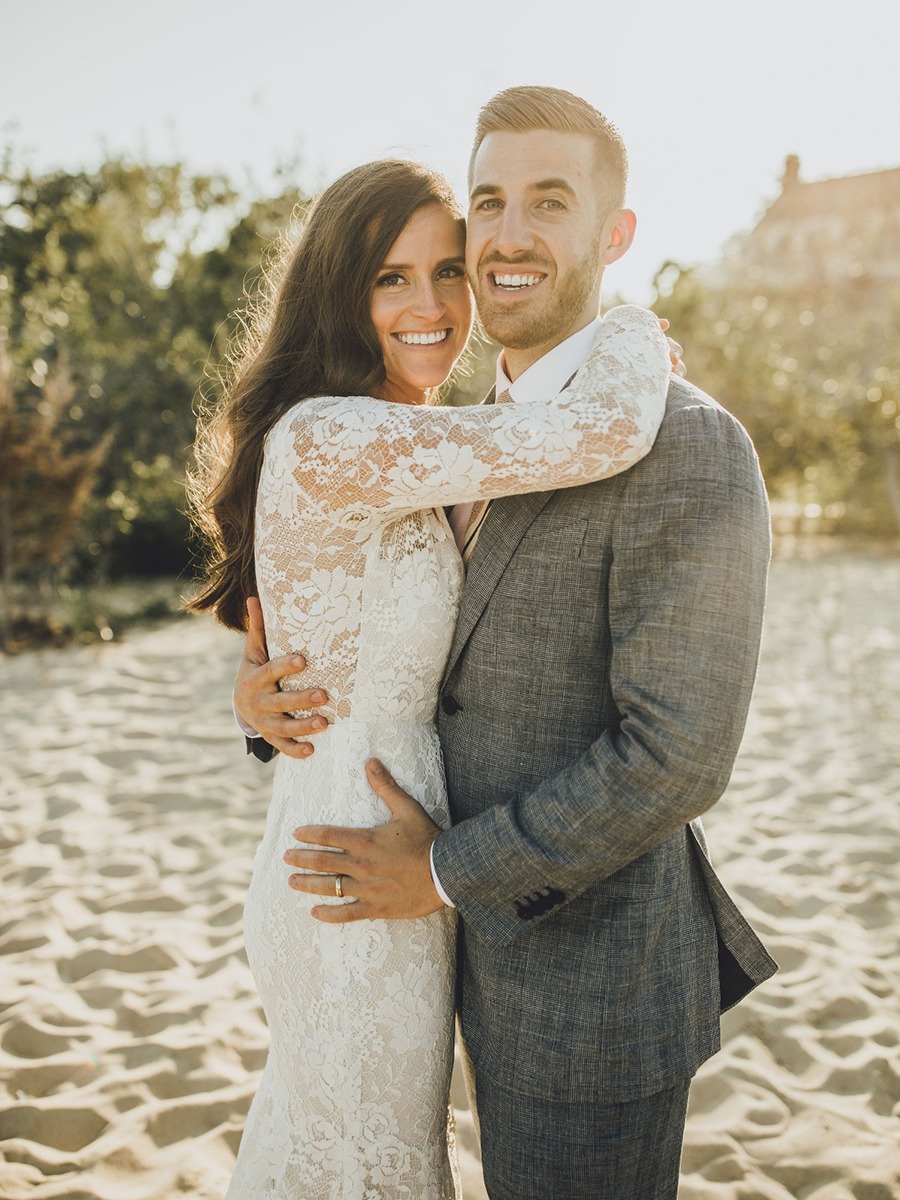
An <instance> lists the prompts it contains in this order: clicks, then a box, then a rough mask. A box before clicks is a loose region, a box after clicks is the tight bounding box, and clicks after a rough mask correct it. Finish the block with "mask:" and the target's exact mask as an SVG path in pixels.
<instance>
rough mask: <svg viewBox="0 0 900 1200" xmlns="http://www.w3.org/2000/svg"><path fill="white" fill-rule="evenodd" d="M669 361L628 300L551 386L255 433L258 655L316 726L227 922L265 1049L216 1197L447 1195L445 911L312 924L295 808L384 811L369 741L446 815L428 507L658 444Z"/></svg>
mask: <svg viewBox="0 0 900 1200" xmlns="http://www.w3.org/2000/svg"><path fill="white" fill-rule="evenodd" d="M668 368H669V360H668V349H667V346H666V342H665V339H664V338H663V336H662V333H661V331H660V329H659V326H658V324H657V322H656V319H655V317H653V316H652V314H650V313H648V312H646V311H645V310H643V309H639V308H635V307H633V306H623V307H621V308H617V309H613V310H612V311H611V312H610V313H609V314H608V315H607V316H606V317H605V318H604V320H603V321H602V322H601V325H600V330H599V333H598V335H597V339H596V341H595V344H594V349H593V351H592V353H591V356H590V358H589V359H588V361H587V363H586V364H585V365H584V366H583V367H582V368H581V369H580V370H579V371H578V373H577V374H576V376H575V378H574V380H573V381H572V382H571V384H570V385H569V387H568V388H566V390H565V391H564V392H562V393H561V394H560V395H559V396H558V397H557V398H555V399H554V400H552V401H549V400H548V402H541V403H536V404H518V405H516V404H504V405H496V406H484V407H480V408H469V409H450V408H437V407H421V408H416V407H408V406H405V405H399V404H390V403H386V402H384V401H381V400H374V399H371V398H369V397H337V398H336V397H321V398H318V399H314V400H307V401H304V402H302V403H300V404H298V405H296V406H295V407H294V408H293V409H291V410H290V411H289V412H288V413H287V414H285V416H284V417H283V418H282V419H281V420H280V421H279V422H278V423H277V424H276V426H275V427H274V428H273V429H272V431H271V432H270V434H269V438H268V440H267V443H266V455H265V461H264V464H263V471H262V475H261V479H260V486H259V492H258V497H257V510H256V559H257V582H258V585H259V592H260V599H261V601H262V605H263V610H264V613H265V618H266V629H267V632H268V641H269V652H270V654H272V655H277V654H285V653H290V652H292V651H301V650H302V651H303V653H304V655H305V656H306V659H307V662H308V670H307V671H306V672H305V674H304V676H303V679H304V680H306V681H308V680H315V682H316V683H319V684H321V685H322V686H323V687H325V688H326V689H327V690H328V692H329V697H330V703H329V705H328V706H325V707H323V710H322V711H324V712H325V714H326V715H327V716H328V717H329V719H330V720H331V721H332V724H331V727H330V728H329V730H328V731H327V733H325V734H324V735H321V736H320V738H319V741H318V742H317V744H316V753H315V755H314V756H313V757H312V758H311V759H310V760H308V761H305V762H298V761H297V760H294V759H289V758H285V757H282V758H280V759H279V761H278V764H277V766H276V773H275V783H274V794H273V799H272V805H271V807H270V810H269V816H268V820H267V826H266V831H265V835H264V838H263V842H262V844H261V846H260V848H259V850H258V851H257V857H256V860H255V863H254V872H253V878H252V881H251V885H250V891H249V894H248V898H247V907H246V913H245V937H246V941H247V952H248V957H249V959H250V965H251V967H252V969H253V973H254V977H255V979H256V983H257V987H258V989H259V994H260V998H261V999H262V1002H263V1006H264V1008H265V1011H266V1015H267V1019H268V1022H269V1027H270V1032H271V1049H270V1052H269V1059H268V1062H267V1065H266V1068H265V1071H264V1073H263V1078H262V1082H261V1084H260V1088H259V1091H258V1093H257V1096H256V1098H255V1100H254V1102H253V1105H252V1107H251V1110H250V1114H249V1116H248V1120H247V1126H246V1130H245V1133H244V1137H243V1140H242V1143H241V1149H240V1153H239V1156H238V1162H237V1165H236V1169H235V1174H234V1177H233V1179H232V1182H231V1186H230V1188H229V1190H228V1195H227V1200H264V1198H268V1200H400V1198H404V1200H458V1198H459V1190H458V1183H457V1181H456V1176H455V1171H454V1168H453V1165H452V1159H453V1150H452V1136H451V1134H450V1130H451V1128H452V1122H450V1121H448V1103H447V1101H448V1091H449V1080H450V1069H451V1066H452V1045H453V970H454V959H455V952H454V942H455V925H454V921H455V913H454V912H452V911H451V910H449V909H445V910H443V911H441V912H438V913H434V914H433V915H432V916H430V917H427V918H423V919H420V920H415V921H396V922H385V921H367V922H359V923H354V924H350V925H340V926H330V925H323V924H321V923H319V922H316V921H314V920H313V919H312V917H310V915H309V910H310V908H311V907H312V906H313V904H314V903H316V902H318V901H317V898H313V897H306V896H303V895H301V894H300V893H297V892H294V891H292V890H291V889H290V888H288V886H287V876H288V874H289V871H290V869H289V868H288V867H286V866H285V865H284V863H283V862H282V859H281V856H282V854H283V852H284V850H285V849H286V848H287V847H288V846H291V845H294V844H295V843H294V842H293V840H292V838H291V832H292V830H293V829H294V828H295V826H296V825H298V824H304V823H313V822H315V823H331V824H340V825H355V826H367V825H372V824H377V823H380V822H382V821H385V820H387V818H388V816H389V814H388V812H387V809H386V808H385V807H384V806H383V805H382V803H381V801H380V800H379V799H378V797H377V796H376V795H375V794H374V793H373V792H372V791H371V789H370V788H369V786H368V783H367V781H366V778H365V774H364V770H363V764H364V763H365V761H366V760H367V759H368V758H370V757H372V756H373V755H375V756H377V757H379V758H381V759H382V760H383V761H384V762H386V763H387V764H388V766H389V767H390V769H391V771H392V772H393V773H394V775H395V777H396V778H397V780H398V782H399V783H400V784H401V786H403V787H404V788H405V789H406V790H408V791H409V792H411V793H412V794H413V795H414V796H416V797H417V799H419V800H420V801H421V803H422V804H423V805H424V806H425V808H426V809H427V810H428V811H429V812H430V814H431V816H432V817H433V819H434V820H435V821H437V822H438V824H440V825H442V826H445V827H446V825H447V823H448V813H447V802H446V789H445V785H444V779H443V768H442V764H441V756H440V747H439V744H438V740H437V734H436V731H435V728H434V716H435V710H436V704H437V696H438V688H439V685H440V680H441V675H442V673H443V668H444V664H445V662H446V659H447V655H448V653H449V650H450V643H451V639H452V635H453V630H454V626H455V623H456V614H457V610H458V606H459V600H460V596H461V592H462V586H463V568H462V562H461V560H460V557H459V553H458V551H457V548H456V544H455V542H454V540H453V536H452V534H451V532H450V528H449V525H448V523H447V520H446V517H445V516H444V512H443V506H444V505H449V504H455V503H458V502H461V501H468V500H476V499H493V498H496V497H500V496H507V495H514V494H518V493H523V492H529V491H545V490H549V489H552V488H558V487H572V486H575V485H577V484H580V483H587V482H592V481H594V480H597V479H601V478H605V477H607V476H609V475H614V474H616V473H618V472H620V471H623V470H626V469H627V468H628V467H629V466H632V465H633V464H634V463H635V462H637V461H638V459H640V458H641V457H642V456H643V455H644V454H646V452H647V451H648V450H649V449H650V447H651V445H652V443H653V439H654V437H655V435H656V431H657V429H658V427H659V424H660V421H661V420H662V414H663V409H664V405H665V395H666V390H667V385H668ZM432 506H434V507H432ZM291 682H292V681H291V680H287V681H285V686H286V687H290V686H291ZM295 686H297V687H301V686H304V684H303V683H302V682H301V681H300V680H299V679H298V680H297V681H296V684H295ZM331 902H332V903H342V902H343V901H339V900H337V898H335V900H334V901H331Z"/></svg>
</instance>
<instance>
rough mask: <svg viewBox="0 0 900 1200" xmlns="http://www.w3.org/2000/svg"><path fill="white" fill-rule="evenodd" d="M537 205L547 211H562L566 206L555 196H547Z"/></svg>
mask: <svg viewBox="0 0 900 1200" xmlns="http://www.w3.org/2000/svg"><path fill="white" fill-rule="evenodd" d="M538 207H539V208H545V209H547V210H548V211H549V212H564V211H565V207H566V206H565V204H564V203H563V202H562V200H557V198H556V197H555V196H547V197H546V198H545V199H544V200H542V201H541V202H540V204H539V205H538Z"/></svg>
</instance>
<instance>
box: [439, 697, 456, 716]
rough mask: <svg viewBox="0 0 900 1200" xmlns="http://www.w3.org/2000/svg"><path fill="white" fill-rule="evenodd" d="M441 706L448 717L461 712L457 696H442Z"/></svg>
mask: <svg viewBox="0 0 900 1200" xmlns="http://www.w3.org/2000/svg"><path fill="white" fill-rule="evenodd" d="M441 708H442V709H443V710H444V712H445V713H446V714H447V716H448V717H452V716H454V714H455V713H458V712H459V704H458V702H457V700H456V697H455V696H441Z"/></svg>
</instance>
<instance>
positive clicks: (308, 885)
mask: <svg viewBox="0 0 900 1200" xmlns="http://www.w3.org/2000/svg"><path fill="white" fill-rule="evenodd" d="M366 776H367V778H368V780H369V783H370V784H371V786H372V787H373V789H374V790H375V791H376V792H377V793H378V795H379V796H380V797H381V799H382V800H383V801H384V802H385V804H386V805H387V806H388V808H389V809H390V810H391V819H390V820H389V821H388V822H386V824H384V825H376V826H375V827H374V828H373V829H344V828H341V827H338V826H334V825H304V826H302V827H301V828H299V829H295V830H294V837H295V838H296V839H297V841H298V842H302V843H307V844H309V845H311V846H317V847H318V846H329V847H331V849H328V850H320V849H299V850H287V851H285V854H284V861H285V862H286V863H287V864H288V866H291V867H298V868H301V869H302V870H304V871H309V872H312V874H306V875H291V877H290V878H289V880H288V883H289V885H290V886H291V887H292V888H293V889H294V891H297V892H306V893H307V894H309V895H313V896H344V897H349V898H351V899H352V900H353V901H354V903H351V904H328V905H319V906H318V907H316V908H313V909H312V915H313V916H314V917H315V918H316V919H317V920H319V921H325V922H330V923H332V924H343V923H345V922H347V921H363V920H368V919H372V918H376V917H377V918H388V919H390V918H397V917H424V916H427V915H428V913H432V912H436V911H437V910H438V909H439V908H443V907H444V902H443V900H441V898H440V896H439V895H438V893H437V890H436V889H435V886H434V882H433V880H432V877H431V860H430V855H431V843H432V842H433V841H434V839H435V838H436V837H437V835H438V834H439V833H440V832H441V828H440V826H439V825H436V824H435V823H434V821H432V819H431V817H429V815H428V813H427V812H426V811H425V809H424V808H422V806H421V804H419V803H418V802H417V801H416V800H414V799H413V798H412V796H410V795H409V794H408V793H407V792H404V790H403V789H402V788H401V787H400V786H399V785H398V784H397V783H395V782H394V779H393V778H392V776H391V774H390V772H389V771H388V770H387V769H386V768H385V767H384V766H383V765H382V764H381V763H380V762H378V760H377V759H374V758H373V759H371V760H370V761H369V762H368V763H367V764H366Z"/></svg>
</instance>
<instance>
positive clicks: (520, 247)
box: [492, 204, 534, 258]
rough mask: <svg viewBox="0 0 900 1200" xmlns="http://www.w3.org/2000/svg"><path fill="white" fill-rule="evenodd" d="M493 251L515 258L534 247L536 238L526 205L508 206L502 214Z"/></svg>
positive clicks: (494, 239) (495, 235) (495, 234)
mask: <svg viewBox="0 0 900 1200" xmlns="http://www.w3.org/2000/svg"><path fill="white" fill-rule="evenodd" d="M492 240H493V247H492V248H493V249H494V250H495V251H496V252H497V253H498V254H502V255H503V257H504V258H514V257H515V256H516V255H517V254H521V253H522V252H523V251H525V250H531V249H532V248H533V246H534V236H533V234H532V232H531V226H530V224H529V222H528V213H527V210H526V209H525V207H524V205H518V204H507V205H506V206H505V208H504V209H503V211H502V212H501V213H500V219H499V221H498V223H497V227H496V229H495V232H494V237H493V239H492Z"/></svg>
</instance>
